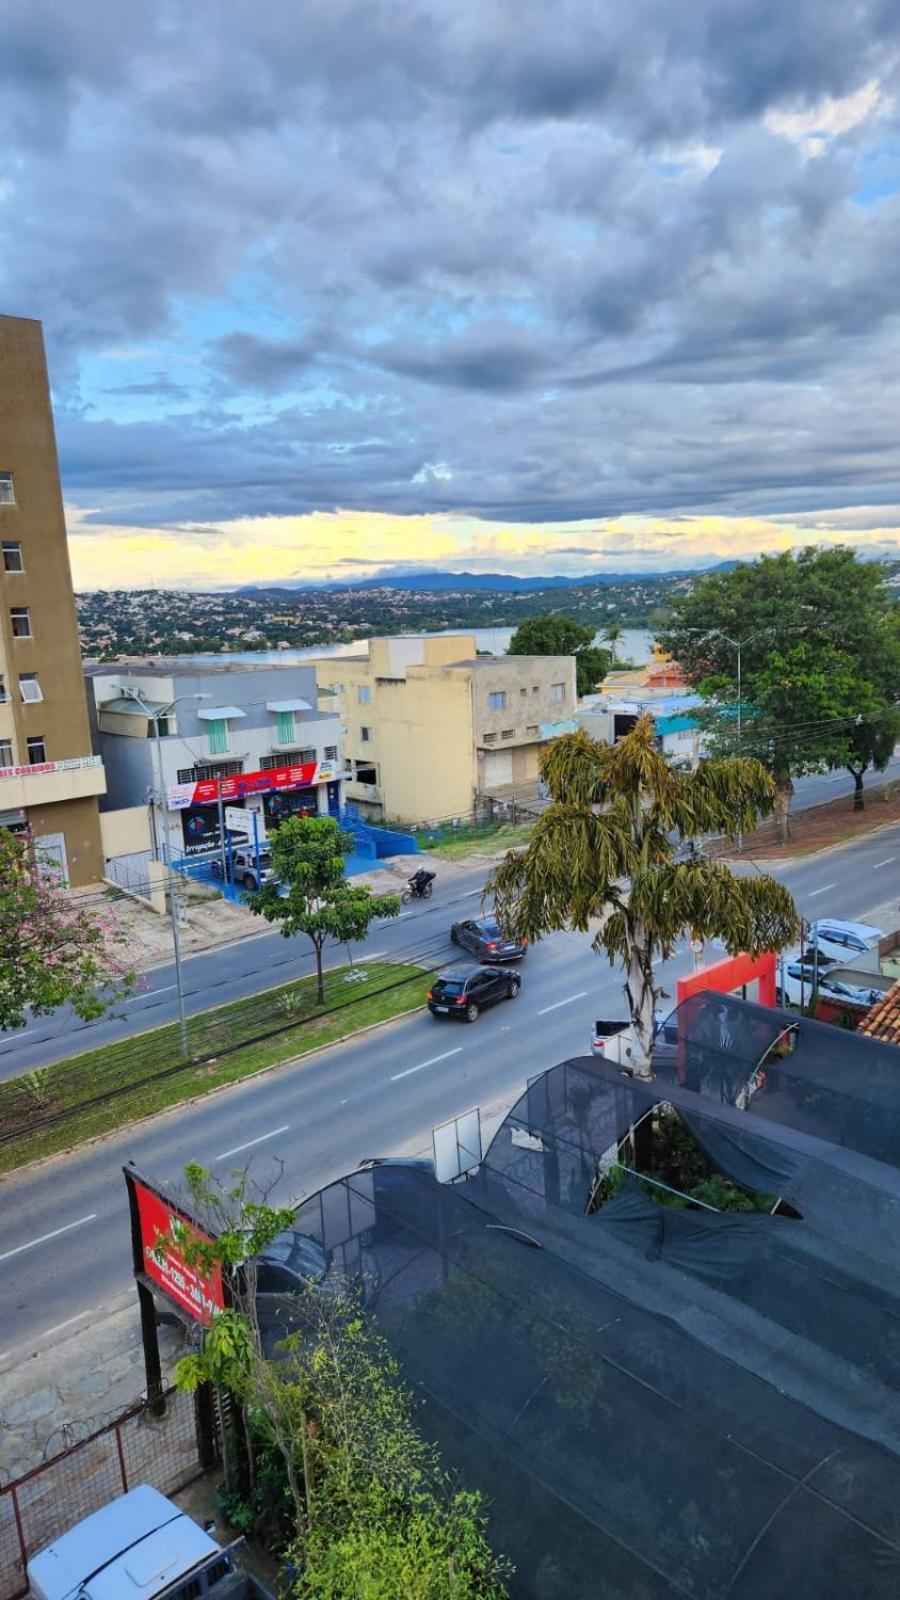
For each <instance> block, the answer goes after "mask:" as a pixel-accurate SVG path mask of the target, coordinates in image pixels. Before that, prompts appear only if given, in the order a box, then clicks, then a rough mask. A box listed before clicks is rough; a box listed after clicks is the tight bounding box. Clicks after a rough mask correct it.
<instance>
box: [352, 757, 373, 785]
mask: <svg viewBox="0 0 900 1600" xmlns="http://www.w3.org/2000/svg"><path fill="white" fill-rule="evenodd" d="M356 781H357V783H369V784H371V785H372V787H373V788H375V787H376V786H377V783H378V769H377V767H373V766H369V765H367V764H366V762H365V761H357V763H356Z"/></svg>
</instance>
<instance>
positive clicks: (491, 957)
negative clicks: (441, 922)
mask: <svg viewBox="0 0 900 1600" xmlns="http://www.w3.org/2000/svg"><path fill="white" fill-rule="evenodd" d="M450 943H451V944H458V945H459V946H460V947H461V949H463V950H469V951H470V952H471V954H472V955H473V956H477V957H478V959H479V961H485V962H488V963H490V962H492V961H521V959H522V957H523V956H524V954H525V951H526V950H527V949H528V946H527V944H525V943H523V941H522V940H520V939H510V938H508V937H507V935H506V934H505V933H504V932H503V930H502V929H501V928H500V927H499V926H498V924H497V923H496V922H495V921H494V919H493V917H477V918H476V917H471V918H470V919H469V920H468V922H454V924H453V927H452V928H451V929H450Z"/></svg>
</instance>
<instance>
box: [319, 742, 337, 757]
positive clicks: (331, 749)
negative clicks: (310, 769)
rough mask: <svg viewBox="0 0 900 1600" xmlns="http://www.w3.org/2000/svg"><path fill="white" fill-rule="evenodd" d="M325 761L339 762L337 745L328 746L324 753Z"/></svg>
mask: <svg viewBox="0 0 900 1600" xmlns="http://www.w3.org/2000/svg"><path fill="white" fill-rule="evenodd" d="M322 759H323V761H337V745H336V744H327V745H326V746H325V749H324V750H323V751H322Z"/></svg>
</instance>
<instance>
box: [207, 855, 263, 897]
mask: <svg viewBox="0 0 900 1600" xmlns="http://www.w3.org/2000/svg"><path fill="white" fill-rule="evenodd" d="M210 865H211V867H212V874H213V877H214V878H222V877H224V875H225V873H224V868H223V866H222V858H221V856H213V859H212V862H211V863H210ZM230 876H231V881H232V883H239V884H240V885H241V887H242V888H244V889H261V888H262V886H263V884H264V883H269V882H271V881H272V880H273V879H274V877H275V868H274V867H273V865H272V857H271V855H270V854H269V852H268V850H260V852H259V872H257V870H256V851H255V850H247V849H240V850H233V851H232V852H231V867H230Z"/></svg>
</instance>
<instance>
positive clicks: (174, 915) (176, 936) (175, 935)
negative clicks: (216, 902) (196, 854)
mask: <svg viewBox="0 0 900 1600" xmlns="http://www.w3.org/2000/svg"><path fill="white" fill-rule="evenodd" d="M122 694H123V697H124V698H125V699H126V700H133V701H134V703H135V705H136V706H137V707H138V708H139V709H140V710H141V711H143V713H144V715H145V716H146V717H147V719H148V721H149V722H150V723H151V724H152V726H153V743H154V747H155V750H156V782H157V789H156V806H157V811H156V816H158V818H159V822H158V824H157V825H155V826H154V832H155V834H156V852H157V859H160V858H161V859H162V863H163V866H164V867H165V870H166V885H165V887H166V892H167V893H168V898H169V917H170V920H171V925H172V953H173V956H174V958H175V988H176V990H177V993H178V1039H179V1044H180V1047H181V1054H182V1055H183V1056H184V1058H185V1060H186V1059H187V1055H188V1031H187V1016H186V1013H185V1009H184V982H183V978H182V971H181V932H180V929H179V926H178V912H179V900H178V893H177V890H176V888H175V883H174V880H173V878H172V871H173V868H172V866H171V865H170V862H169V847H168V841H167V838H166V832H165V809H164V802H165V792H166V791H165V777H164V767H163V748H162V735H161V733H160V731H159V724H160V719H161V718H162V717H163V716H166V715H168V713H169V712H170V711H174V709H175V707H176V706H177V705H178V704H179V702H180V701H182V700H208V699H209V695H206V694H184V695H176V697H175V699H174V700H170V701H169V703H168V705H165V706H158V707H157V709H156V710H155V711H154V710H153V708H152V707H151V706H148V705H147V703H146V701H145V700H142V699H141V696H140V695H139V694H138V692H137V690H136V689H129V688H127V687H126V688H123V690H122Z"/></svg>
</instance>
